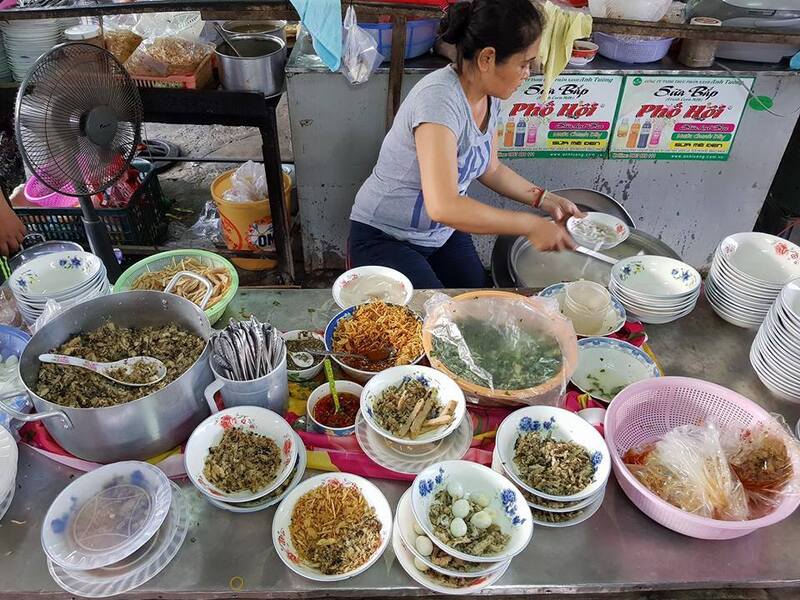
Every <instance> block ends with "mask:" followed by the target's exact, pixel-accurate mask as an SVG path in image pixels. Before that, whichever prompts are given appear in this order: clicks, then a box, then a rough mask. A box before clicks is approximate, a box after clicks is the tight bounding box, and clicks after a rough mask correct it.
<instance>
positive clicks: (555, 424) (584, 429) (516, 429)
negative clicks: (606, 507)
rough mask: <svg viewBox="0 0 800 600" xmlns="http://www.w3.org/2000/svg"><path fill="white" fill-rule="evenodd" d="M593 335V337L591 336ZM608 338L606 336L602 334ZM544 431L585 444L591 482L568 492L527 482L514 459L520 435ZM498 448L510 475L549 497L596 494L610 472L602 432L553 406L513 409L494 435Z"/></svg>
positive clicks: (578, 497)
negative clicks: (591, 467)
mask: <svg viewBox="0 0 800 600" xmlns="http://www.w3.org/2000/svg"><path fill="white" fill-rule="evenodd" d="M590 339H591V338H590ZM603 339H606V338H603ZM531 432H542V433H546V434H547V435H551V436H552V437H554V438H555V439H557V440H561V441H569V442H573V443H575V444H578V445H580V446H583V447H584V448H585V449H586V451H587V452H588V453H589V457H590V458H591V460H592V464H593V465H594V477H593V478H592V482H591V483H590V484H589V485H588V486H586V487H585V488H584V489H582V490H581V491H580V492H577V493H575V494H571V495H569V496H556V495H554V494H548V493H546V492H543V491H542V490H538V489H536V488H535V487H533V486H531V485H529V484H528V483H526V482H525V481H524V480H523V479H522V476H521V475H520V472H519V469H518V468H517V466H516V464H515V463H514V449H515V448H516V445H517V439H518V438H519V437H520V436H521V435H524V434H526V433H531ZM495 448H496V449H497V453H498V454H499V455H500V462H501V463H502V465H503V468H504V469H505V471H506V473H508V476H509V477H511V479H512V480H513V481H514V482H515V483H516V484H518V485H519V486H520V487H522V488H523V489H525V490H528V491H529V492H530V493H532V494H535V495H537V496H541V497H542V498H545V499H546V500H554V501H556V502H576V501H578V500H583V499H585V498H588V497H589V496H593V495H595V494H597V493H598V492H599V491H600V490H601V489H602V488H603V486H605V485H606V482H607V481H608V477H609V475H610V474H611V456H610V454H609V452H608V446H606V443H605V441H604V440H603V436H601V435H600V433H599V432H598V431H597V430H596V429H595V428H594V427H593V426H592V425H591V424H589V423H588V422H587V421H584V420H583V419H582V418H581V417H579V416H578V415H576V414H575V413H572V412H570V411H568V410H564V409H563V408H556V407H554V406H528V407H526V408H521V409H519V410H516V411H514V412H513V413H511V414H510V415H508V416H507V417H506V418H505V420H504V421H503V422H502V423H501V424H500V427H499V429H498V430H497V436H496V438H495Z"/></svg>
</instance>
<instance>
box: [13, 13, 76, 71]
mask: <svg viewBox="0 0 800 600" xmlns="http://www.w3.org/2000/svg"><path fill="white" fill-rule="evenodd" d="M0 30H2V32H3V44H4V46H5V51H6V56H7V58H8V64H9V66H10V67H11V72H12V74H13V75H14V81H18V82H19V81H22V80H23V79H24V78H25V75H26V74H27V73H28V70H29V69H30V68H31V66H33V63H35V62H36V61H37V60H38V59H39V57H40V56H41V55H42V54H44V53H45V52H47V51H48V50H50V49H51V48H52V47H53V46H55V45H57V44H60V43H61V41H62V38H63V32H64V26H63V24H62V22H61V21H60V20H59V19H31V20H27V19H25V20H15V21H5V22H0Z"/></svg>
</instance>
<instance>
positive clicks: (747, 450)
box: [722, 415, 800, 519]
mask: <svg viewBox="0 0 800 600" xmlns="http://www.w3.org/2000/svg"><path fill="white" fill-rule="evenodd" d="M722 442H723V446H724V448H725V452H726V454H727V456H728V462H729V463H730V465H731V468H732V469H733V471H734V473H736V476H737V477H738V478H739V481H741V482H742V485H743V486H744V489H745V493H746V494H747V500H748V503H749V506H750V518H751V519H753V518H757V517H761V516H764V515H766V514H769V513H770V512H772V511H773V510H774V509H775V507H776V506H777V505H778V504H780V503H781V502H782V501H783V499H784V498H785V497H786V496H788V495H797V494H798V493H800V473H798V472H797V470H796V469H795V465H797V464H800V460H798V457H800V443H799V442H798V441H797V439H796V438H795V437H794V436H793V435H792V434H791V431H790V430H789V428H788V426H787V425H786V423H785V422H784V421H783V417H782V416H780V415H775V419H774V420H769V421H764V422H761V423H758V424H756V425H755V426H753V427H750V428H747V429H744V430H741V431H734V432H729V433H727V434H726V435H724V436H723V438H722Z"/></svg>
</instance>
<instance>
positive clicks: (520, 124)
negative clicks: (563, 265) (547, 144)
mask: <svg viewBox="0 0 800 600" xmlns="http://www.w3.org/2000/svg"><path fill="white" fill-rule="evenodd" d="M527 127H528V125H527V123H525V119H523V118H522V117H520V118H519V121H517V134H516V137H515V138H514V145H515V146H516V147H517V148H523V147H524V146H525V131H526V129H527Z"/></svg>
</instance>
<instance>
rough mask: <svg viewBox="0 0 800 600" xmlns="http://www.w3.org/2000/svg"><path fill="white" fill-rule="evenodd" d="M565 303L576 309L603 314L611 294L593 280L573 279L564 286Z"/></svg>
mask: <svg viewBox="0 0 800 600" xmlns="http://www.w3.org/2000/svg"><path fill="white" fill-rule="evenodd" d="M565 292H566V297H565V300H566V302H565V304H568V305H571V306H572V307H573V308H574V309H576V310H581V311H586V312H601V313H602V314H603V315H605V313H606V311H607V310H608V307H609V306H610V305H611V294H609V292H608V290H607V289H606V288H605V287H603V286H602V285H600V284H599V283H595V282H594V281H583V280H581V281H573V282H571V283H568V284H567V285H566V286H565Z"/></svg>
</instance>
